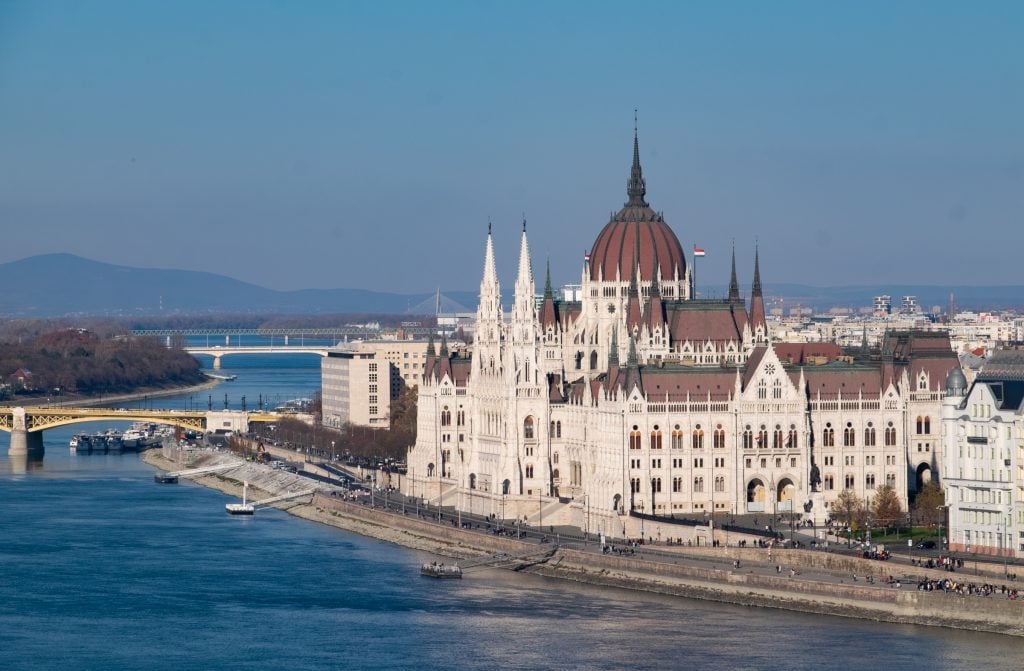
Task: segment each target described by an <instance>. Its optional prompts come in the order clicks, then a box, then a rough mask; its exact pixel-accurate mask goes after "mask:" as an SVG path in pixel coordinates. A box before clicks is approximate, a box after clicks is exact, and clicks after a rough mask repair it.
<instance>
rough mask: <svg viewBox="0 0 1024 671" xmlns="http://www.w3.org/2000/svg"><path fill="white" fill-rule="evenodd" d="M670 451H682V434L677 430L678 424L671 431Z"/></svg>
mask: <svg viewBox="0 0 1024 671" xmlns="http://www.w3.org/2000/svg"><path fill="white" fill-rule="evenodd" d="M672 449H673V450H681V449H683V432H682V431H680V430H679V425H678V424H676V426H675V428H674V429H672Z"/></svg>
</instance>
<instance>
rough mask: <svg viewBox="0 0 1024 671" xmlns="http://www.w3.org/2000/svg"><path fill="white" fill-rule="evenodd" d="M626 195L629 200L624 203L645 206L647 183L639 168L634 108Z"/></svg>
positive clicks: (638, 146) (638, 145) (638, 143)
mask: <svg viewBox="0 0 1024 671" xmlns="http://www.w3.org/2000/svg"><path fill="white" fill-rule="evenodd" d="M626 195H628V196H629V201H627V202H626V205H638V206H640V207H646V206H647V201H646V200H644V196H646V195H647V183H646V182H644V173H643V170H641V168H640V140H639V136H638V134H637V127H636V110H633V167H632V169H631V170H630V172H629V182H628V183H627V185H626Z"/></svg>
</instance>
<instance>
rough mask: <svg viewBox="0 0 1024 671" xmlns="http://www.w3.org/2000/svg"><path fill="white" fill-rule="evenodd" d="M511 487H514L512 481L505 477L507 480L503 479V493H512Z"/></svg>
mask: <svg viewBox="0 0 1024 671" xmlns="http://www.w3.org/2000/svg"><path fill="white" fill-rule="evenodd" d="M511 488H512V483H511V482H510V481H509V480H507V479H505V480H502V481H501V493H502V494H511V493H512V492H510V491H509V490H510V489H511Z"/></svg>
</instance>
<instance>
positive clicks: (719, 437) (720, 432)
mask: <svg viewBox="0 0 1024 671" xmlns="http://www.w3.org/2000/svg"><path fill="white" fill-rule="evenodd" d="M714 440H715V442H714V445H715V447H725V429H723V428H722V425H721V424H719V425H718V426H717V427H715V439H714Z"/></svg>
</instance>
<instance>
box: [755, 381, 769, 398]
mask: <svg viewBox="0 0 1024 671" xmlns="http://www.w3.org/2000/svg"><path fill="white" fill-rule="evenodd" d="M757 398H759V399H761V400H764V399H766V398H768V382H766V381H765V380H761V381H760V382H758V383H757Z"/></svg>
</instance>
